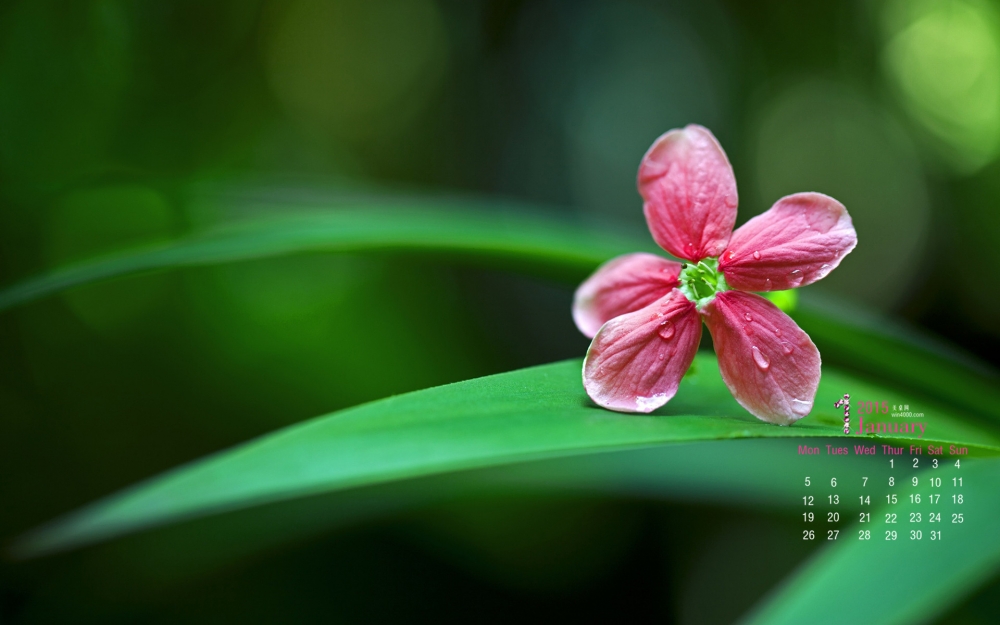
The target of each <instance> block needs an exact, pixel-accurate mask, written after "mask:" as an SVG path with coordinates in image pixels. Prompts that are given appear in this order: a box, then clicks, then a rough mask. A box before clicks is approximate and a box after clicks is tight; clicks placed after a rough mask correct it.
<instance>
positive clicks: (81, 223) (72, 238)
mask: <svg viewBox="0 0 1000 625" xmlns="http://www.w3.org/2000/svg"><path fill="white" fill-rule="evenodd" d="M176 222H177V218H176V214H175V212H174V209H173V207H172V206H171V205H170V204H169V203H168V202H167V200H166V199H165V198H164V197H163V195H162V194H160V193H159V192H157V191H156V190H154V189H151V188H149V187H145V186H141V185H131V184H125V185H115V186H109V187H97V188H87V189H81V190H77V191H73V192H71V193H68V194H67V195H65V196H63V197H62V198H61V199H60V200H59V201H58V202H57V204H56V205H55V206H54V208H53V210H52V211H51V213H50V214H49V223H48V228H47V237H46V249H45V252H46V257H47V260H48V263H49V265H50V266H51V267H61V266H63V265H66V264H68V263H71V262H73V261H79V260H87V259H90V258H93V257H97V256H100V255H103V254H108V253H113V252H115V251H118V250H123V249H128V248H131V247H136V246H140V245H144V244H152V243H155V242H158V241H163V240H166V239H168V238H169V237H170V236H171V235H173V234H176V228H177V223H176ZM168 286H169V277H168V276H166V275H164V274H157V275H150V276H136V277H131V278H127V279H124V280H115V281H112V282H109V283H105V284H96V285H90V286H87V287H85V288H82V289H76V290H71V291H67V292H66V293H64V294H63V296H62V297H63V299H64V301H65V302H66V303H67V305H68V306H69V307H70V309H71V310H72V311H73V312H74V313H75V314H76V315H77V317H79V318H80V319H81V320H82V321H83V322H84V323H86V324H87V325H88V326H90V327H91V328H93V329H95V330H98V331H101V332H104V333H107V334H116V333H121V332H126V333H127V331H128V330H129V329H130V328H131V327H132V325H133V323H132V322H133V321H135V320H137V319H140V318H142V317H144V316H148V314H149V312H150V311H151V310H152V309H153V308H155V307H156V306H158V305H160V304H162V303H163V302H164V300H165V298H166V297H167V294H168V292H169V289H168Z"/></svg>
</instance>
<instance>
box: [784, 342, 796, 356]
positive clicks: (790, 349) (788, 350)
mask: <svg viewBox="0 0 1000 625" xmlns="http://www.w3.org/2000/svg"><path fill="white" fill-rule="evenodd" d="M794 350H795V348H794V347H792V344H791V343H789V342H788V341H782V342H781V351H783V352H785V355H786V356H787V355H788V354H791V353H792V352H793V351H794Z"/></svg>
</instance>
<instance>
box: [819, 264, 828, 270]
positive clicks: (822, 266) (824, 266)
mask: <svg viewBox="0 0 1000 625" xmlns="http://www.w3.org/2000/svg"><path fill="white" fill-rule="evenodd" d="M829 266H830V265H828V264H827V263H823V264H822V265H820V266H819V268H820V269H826V268H827V267H829Z"/></svg>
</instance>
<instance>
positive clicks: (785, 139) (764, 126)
mask: <svg viewBox="0 0 1000 625" xmlns="http://www.w3.org/2000/svg"><path fill="white" fill-rule="evenodd" d="M754 149H755V154H754V161H755V163H756V180H755V181H753V180H748V179H747V178H746V177H741V176H740V172H739V171H737V172H736V175H737V180H738V181H739V184H740V185H741V186H740V189H741V191H742V192H741V194H740V219H741V220H745V219H747V218H749V217H751V216H752V211H753V209H754V206H753V203H754V202H753V199H752V198H753V196H752V195H751V194H750V193H748V192H747V191H749V190H750V189H749V188H748V186H747V183H751V184H752V183H754V182H755V183H756V185H757V189H758V191H759V195H758V198H759V199H758V202H759V204H758V207H759V209H764V208H767V207H770V206H771V205H772V204H773V203H774V202H775V201H777V200H778V198H781V197H783V196H785V195H789V194H791V193H797V192H800V191H818V192H820V193H826V194H827V195H831V196H833V197H835V198H837V199H838V200H840V201H841V202H843V203H844V205H845V206H846V207H847V210H848V211H849V212H850V214H851V219H852V220H853V221H854V226H855V228H856V229H857V231H858V246H857V248H856V249H855V250H854V251H853V252H851V254H850V255H849V256H848V257H847V258H845V259H844V261H843V262H842V263H841V265H840V266H839V267H838V268H837V270H836V271H834V272H832V273H831V274H830V275H829V276H827V277H826V278H824V279H823V280H822V281H820V282H819V283H817V285H816V286H815V287H808V288H817V289H820V290H827V291H834V292H836V293H837V294H838V295H844V296H850V297H851V298H854V299H856V300H857V302H858V303H859V304H864V305H867V306H871V307H876V308H882V309H886V308H891V307H892V306H893V305H894V304H896V303H897V302H899V301H900V300H901V299H902V298H903V297H904V296H905V295H906V294H907V292H908V289H909V288H910V286H911V285H912V284H913V281H914V278H915V277H916V276H917V275H918V273H919V270H920V261H921V258H922V250H923V249H924V247H925V244H926V237H927V228H928V222H929V217H930V209H929V199H928V196H927V190H926V184H925V182H924V180H923V174H922V171H921V169H920V164H919V162H918V160H917V157H916V154H915V151H914V149H913V148H912V146H911V145H910V144H909V142H908V140H907V137H906V135H905V134H904V133H903V131H902V130H900V129H899V128H898V127H897V125H896V124H894V123H893V122H892V120H891V118H889V117H887V116H886V115H885V114H884V113H882V112H881V111H879V110H878V109H876V108H875V107H874V106H873V105H872V104H871V103H869V102H868V101H867V100H865V99H864V98H863V97H862V96H860V95H858V94H855V93H853V92H851V91H849V90H847V89H846V88H844V87H841V86H839V85H837V84H834V83H822V82H808V83H803V84H800V85H798V86H794V87H791V88H789V89H787V90H786V91H784V92H782V93H780V94H779V95H778V96H777V97H776V98H774V99H773V100H772V101H771V102H770V103H769V104H768V105H767V106H766V107H765V110H764V113H763V114H762V115H761V116H760V119H759V121H758V122H757V125H756V136H755V147H754ZM758 212H762V211H760V210H758Z"/></svg>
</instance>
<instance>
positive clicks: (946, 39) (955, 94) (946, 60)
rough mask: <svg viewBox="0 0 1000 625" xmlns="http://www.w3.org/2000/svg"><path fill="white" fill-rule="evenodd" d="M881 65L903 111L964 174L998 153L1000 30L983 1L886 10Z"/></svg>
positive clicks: (905, 1) (947, 0)
mask: <svg viewBox="0 0 1000 625" xmlns="http://www.w3.org/2000/svg"><path fill="white" fill-rule="evenodd" d="M885 21H886V25H887V28H886V30H887V31H888V34H889V38H888V41H887V43H886V45H885V49H884V51H883V55H882V60H883V65H884V67H885V70H886V72H887V74H888V75H889V77H890V78H891V80H892V82H893V84H894V85H895V86H896V88H897V89H898V92H899V94H900V96H901V98H902V100H903V103H904V104H905V106H906V108H907V110H908V111H909V112H910V114H911V115H912V116H913V117H914V118H915V119H916V120H917V121H918V122H919V123H920V124H921V125H922V126H923V127H924V128H926V129H927V130H928V131H930V132H931V133H932V135H933V136H935V137H936V138H937V139H938V140H939V141H940V143H941V147H942V148H943V152H944V154H945V156H946V157H947V158H948V159H949V160H950V161H951V162H952V163H953V164H954V166H955V167H956V168H957V169H958V170H959V171H963V172H971V171H975V170H976V169H978V168H980V167H982V166H983V165H985V164H986V163H988V162H989V161H991V160H992V159H993V158H994V157H995V156H996V154H997V151H998V148H1000V33H998V29H997V23H996V16H995V15H994V12H993V10H992V9H991V8H990V7H989V6H988V5H985V4H980V3H972V2H964V1H960V0H944V1H932V2H912V1H910V0H902V1H900V2H896V3H892V4H889V5H887V8H886V16H885Z"/></svg>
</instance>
